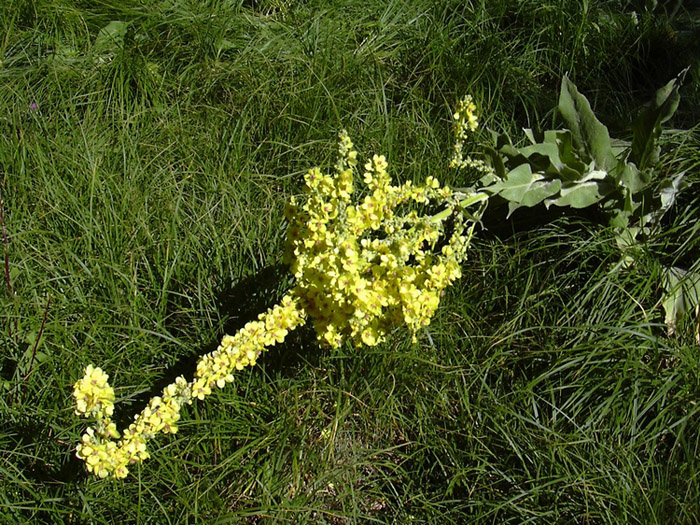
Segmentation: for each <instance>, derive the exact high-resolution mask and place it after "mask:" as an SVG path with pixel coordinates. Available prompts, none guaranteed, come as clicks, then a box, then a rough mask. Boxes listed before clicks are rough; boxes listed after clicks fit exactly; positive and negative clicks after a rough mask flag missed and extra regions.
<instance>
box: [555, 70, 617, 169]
mask: <svg viewBox="0 0 700 525" xmlns="http://www.w3.org/2000/svg"><path fill="white" fill-rule="evenodd" d="M559 112H560V113H561V116H562V118H563V119H564V121H565V122H566V124H567V126H568V127H569V129H570V130H571V135H572V137H573V139H574V144H575V146H576V147H577V149H579V150H580V151H581V152H582V153H584V154H585V155H586V156H587V157H588V159H590V160H593V161H595V167H596V168H597V169H601V170H605V171H611V170H612V169H613V168H614V167H615V166H616V165H617V160H616V159H615V156H614V155H613V152H612V147H611V145H610V134H609V133H608V128H606V127H605V126H604V125H603V124H602V123H601V122H600V121H599V120H598V119H597V118H596V116H595V114H594V113H593V110H592V109H591V105H590V104H589V103H588V100H587V99H586V97H584V96H583V95H581V94H580V93H579V92H578V89H576V86H575V85H574V84H573V82H571V81H570V80H569V78H568V77H567V76H564V78H563V79H562V82H561V93H560V95H559Z"/></svg>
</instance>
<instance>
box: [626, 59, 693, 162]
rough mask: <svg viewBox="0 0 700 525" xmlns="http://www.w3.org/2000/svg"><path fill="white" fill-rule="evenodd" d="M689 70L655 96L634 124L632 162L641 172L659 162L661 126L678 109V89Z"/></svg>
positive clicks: (684, 71)
mask: <svg viewBox="0 0 700 525" xmlns="http://www.w3.org/2000/svg"><path fill="white" fill-rule="evenodd" d="M687 71H688V69H687V68H686V69H684V70H683V71H681V73H680V74H679V75H678V76H677V77H676V78H674V79H673V80H671V81H670V82H669V83H668V84H666V85H665V86H664V87H662V88H661V89H659V90H658V91H657V92H656V94H655V95H654V99H653V100H652V101H651V102H649V103H648V104H646V105H645V106H644V107H643V108H642V109H641V110H640V112H639V114H638V115H637V118H636V119H635V120H634V122H633V123H632V131H633V138H632V150H631V153H630V160H631V161H632V162H634V163H635V164H636V165H637V166H638V167H639V169H640V170H642V171H644V170H646V169H647V168H649V167H651V166H654V165H655V164H656V163H657V162H658V161H659V151H660V147H659V146H658V140H659V137H660V136H661V125H662V124H663V123H664V122H666V121H667V120H668V119H670V118H671V117H672V116H673V114H674V113H675V112H676V109H678V103H679V101H680V98H681V97H680V95H679V93H678V88H679V87H680V85H681V83H682V81H683V78H684V77H685V74H686V72H687Z"/></svg>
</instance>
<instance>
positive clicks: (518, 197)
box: [484, 164, 561, 216]
mask: <svg viewBox="0 0 700 525" xmlns="http://www.w3.org/2000/svg"><path fill="white" fill-rule="evenodd" d="M560 188H561V181H560V180H559V179H554V180H545V179H544V177H543V176H542V175H541V174H539V173H532V170H531V168H530V165H529V164H521V165H520V166H518V167H516V168H515V169H513V170H511V171H509V172H508V174H507V175H506V177H505V178H504V179H503V180H501V181H499V182H497V183H496V184H494V185H492V186H491V187H489V188H485V189H484V190H485V191H487V192H489V193H491V194H492V195H495V194H498V195H500V196H501V197H502V198H503V199H505V200H507V201H509V204H508V210H509V211H508V216H510V215H511V214H512V213H513V212H514V211H515V210H517V209H518V208H520V207H522V206H527V207H532V206H536V205H537V204H539V203H540V202H542V201H543V200H544V199H546V198H547V197H551V196H552V195H555V194H556V193H557V192H558V191H559V189H560Z"/></svg>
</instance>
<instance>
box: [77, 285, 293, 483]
mask: <svg viewBox="0 0 700 525" xmlns="http://www.w3.org/2000/svg"><path fill="white" fill-rule="evenodd" d="M305 317H306V313H305V312H304V310H303V308H301V306H300V301H299V299H298V298H297V297H296V296H295V290H292V291H291V292H290V293H288V294H287V295H286V296H285V297H284V298H283V299H282V300H281V301H280V304H278V305H276V306H275V307H273V308H271V309H269V310H268V311H267V312H266V313H264V314H261V315H260V316H259V317H258V320H257V321H252V322H249V323H247V324H246V325H245V326H244V327H243V328H242V329H241V330H239V331H238V332H237V333H236V334H235V335H233V336H228V335H227V336H225V337H224V338H223V340H222V341H221V344H220V345H219V347H218V348H217V349H216V350H215V351H213V352H211V353H209V354H206V355H204V356H202V357H201V358H200V360H199V362H198V363H197V371H196V372H195V377H194V379H193V380H192V381H190V382H187V380H185V378H184V377H182V376H180V377H178V378H177V379H176V380H175V382H174V383H172V384H170V385H168V386H166V387H165V388H164V389H163V392H162V394H161V395H160V396H156V397H154V398H152V399H151V400H150V401H149V403H148V405H147V406H146V408H144V409H143V410H142V411H141V413H140V414H137V415H136V416H134V422H133V423H131V425H129V427H128V428H127V429H125V430H124V432H123V433H122V434H120V433H119V432H118V431H117V428H116V425H115V423H114V422H113V421H112V419H111V416H112V415H113V413H114V390H113V389H112V388H111V387H110V386H109V383H108V382H107V380H108V376H107V374H105V373H104V372H103V371H102V370H101V369H100V368H95V367H94V366H93V365H88V366H87V367H86V368H85V376H84V377H83V378H82V379H81V380H79V381H78V382H76V383H75V385H74V388H73V396H74V397H75V400H76V414H78V415H82V416H85V417H92V418H94V419H95V426H94V428H93V427H90V428H88V429H87V430H86V432H85V434H83V437H82V439H81V442H80V443H79V444H78V446H77V456H78V457H79V458H80V459H82V460H84V461H85V464H86V466H87V469H88V471H90V472H92V473H93V474H95V475H97V476H99V477H101V478H105V477H107V476H112V477H115V478H124V477H126V476H127V474H128V473H129V466H131V465H134V464H136V463H138V462H141V461H143V460H144V459H148V458H149V457H150V454H149V453H148V450H147V446H146V444H147V442H148V441H149V440H150V439H152V438H153V437H155V436H156V435H157V434H158V433H160V432H163V433H166V434H175V433H176V432H177V430H178V427H177V422H178V420H179V419H180V410H181V409H182V407H183V406H185V405H189V404H192V402H193V401H194V399H200V400H202V399H204V398H205V397H206V396H208V395H210V394H211V393H212V391H213V390H214V389H216V388H217V387H218V388H223V387H224V386H225V385H226V383H230V382H231V381H233V375H232V372H234V371H235V370H242V369H243V368H245V367H246V366H253V365H255V362H256V360H257V358H258V356H259V355H260V353H261V352H262V351H264V350H265V349H266V347H269V346H272V345H274V344H276V343H281V342H282V341H283V340H284V338H285V336H286V335H287V334H288V333H289V332H290V331H291V330H294V329H295V328H296V327H297V326H299V325H300V324H302V323H304V321H305Z"/></svg>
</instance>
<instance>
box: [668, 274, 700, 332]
mask: <svg viewBox="0 0 700 525" xmlns="http://www.w3.org/2000/svg"><path fill="white" fill-rule="evenodd" d="M663 287H664V290H665V291H666V297H664V299H663V303H662V305H663V308H664V311H665V312H666V319H665V322H666V325H667V326H668V330H669V333H671V334H672V333H673V332H674V331H675V329H676V326H678V323H679V322H680V321H681V319H682V318H683V316H684V315H685V314H686V313H689V312H693V311H696V310H697V308H698V307H700V273H698V272H696V271H686V270H683V269H681V268H677V267H675V266H674V267H670V268H665V270H664V279H663Z"/></svg>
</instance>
